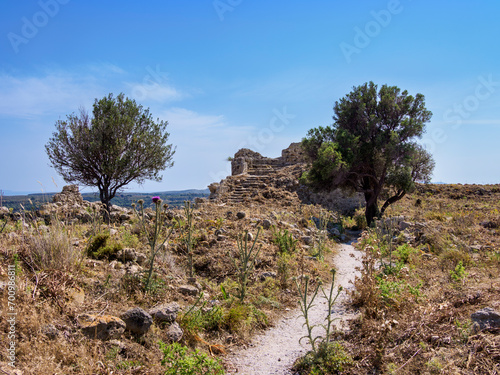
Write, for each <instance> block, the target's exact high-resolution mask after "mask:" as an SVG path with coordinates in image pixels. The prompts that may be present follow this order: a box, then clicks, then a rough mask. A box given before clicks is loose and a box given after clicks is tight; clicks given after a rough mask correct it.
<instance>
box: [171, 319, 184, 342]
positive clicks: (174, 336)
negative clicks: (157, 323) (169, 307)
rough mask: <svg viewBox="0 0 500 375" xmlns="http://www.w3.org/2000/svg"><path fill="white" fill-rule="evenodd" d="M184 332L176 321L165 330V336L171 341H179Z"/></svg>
mask: <svg viewBox="0 0 500 375" xmlns="http://www.w3.org/2000/svg"><path fill="white" fill-rule="evenodd" d="M183 335H184V332H183V331H182V328H181V327H180V326H179V324H178V323H177V322H174V323H173V324H172V325H170V327H168V330H167V336H168V338H169V339H170V340H171V341H172V342H179V341H180V340H181V339H182V336H183Z"/></svg>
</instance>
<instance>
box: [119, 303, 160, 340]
mask: <svg viewBox="0 0 500 375" xmlns="http://www.w3.org/2000/svg"><path fill="white" fill-rule="evenodd" d="M120 318H121V319H122V320H123V321H124V322H125V324H126V329H127V331H130V332H132V333H137V334H139V335H143V334H145V333H146V332H148V331H149V328H150V327H151V324H153V318H152V317H151V315H149V314H148V313H147V312H146V311H144V310H143V309H141V308H140V307H134V308H133V309H131V310H128V311H126V312H124V313H123V314H122V315H121V316H120Z"/></svg>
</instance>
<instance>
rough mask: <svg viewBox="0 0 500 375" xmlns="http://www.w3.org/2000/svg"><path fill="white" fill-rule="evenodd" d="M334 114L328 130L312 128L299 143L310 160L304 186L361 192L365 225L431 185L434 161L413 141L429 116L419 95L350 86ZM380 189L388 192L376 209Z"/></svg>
mask: <svg viewBox="0 0 500 375" xmlns="http://www.w3.org/2000/svg"><path fill="white" fill-rule="evenodd" d="M333 110H334V116H333V119H334V121H335V122H334V124H333V125H332V126H326V127H321V126H320V127H318V128H314V129H311V130H309V132H308V133H307V136H306V137H305V138H304V139H303V140H302V146H303V148H304V150H305V151H306V153H307V155H308V156H309V158H310V160H311V168H310V170H309V171H308V172H307V173H306V174H305V175H304V176H303V181H305V182H306V183H309V184H310V185H312V186H315V187H317V188H320V189H326V190H330V189H335V188H338V187H342V188H348V189H351V190H354V191H359V192H362V193H363V194H364V197H365V200H366V212H365V214H366V219H367V222H368V224H370V223H371V222H372V220H373V218H374V217H378V216H379V215H383V213H384V211H385V210H386V208H387V207H388V206H389V205H390V204H392V203H394V202H396V201H398V200H400V199H401V198H403V197H404V195H405V194H406V193H408V192H411V191H412V190H413V189H414V188H415V182H429V181H430V177H431V174H432V170H433V168H434V161H433V160H432V157H431V155H430V154H429V153H428V152H427V151H426V150H425V149H424V148H423V147H422V146H420V145H419V144H418V143H417V142H416V139H417V138H420V137H421V136H422V134H423V133H424V129H425V124H426V123H427V122H428V121H429V120H430V118H431V116H432V113H431V112H430V111H428V110H427V109H426V108H425V100H424V96H423V95H422V94H417V95H416V96H415V97H413V96H411V95H409V94H408V92H407V91H406V90H405V91H403V92H401V90H400V89H399V88H398V87H396V86H387V85H383V86H382V87H381V88H380V90H378V88H377V85H375V84H374V83H373V82H369V83H365V84H364V85H361V86H358V87H354V88H353V90H352V91H351V92H350V93H349V94H347V95H346V96H345V97H344V98H342V99H340V101H337V102H336V103H335V106H334V108H333ZM384 188H388V189H389V190H390V191H391V192H392V193H391V194H390V195H389V198H387V200H385V202H384V204H383V206H382V209H381V210H379V208H378V200H379V197H380V194H381V192H382V190H383V189H384Z"/></svg>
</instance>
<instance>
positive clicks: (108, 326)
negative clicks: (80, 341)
mask: <svg viewBox="0 0 500 375" xmlns="http://www.w3.org/2000/svg"><path fill="white" fill-rule="evenodd" d="M77 321H78V324H79V325H80V329H81V331H82V333H83V334H84V335H85V336H87V337H89V338H91V339H99V340H103V341H106V340H111V339H117V338H119V337H120V336H121V335H122V334H123V332H124V331H125V327H126V324H125V322H124V321H123V320H121V319H120V318H117V317H116V316H112V315H95V314H82V315H79V316H78V317H77Z"/></svg>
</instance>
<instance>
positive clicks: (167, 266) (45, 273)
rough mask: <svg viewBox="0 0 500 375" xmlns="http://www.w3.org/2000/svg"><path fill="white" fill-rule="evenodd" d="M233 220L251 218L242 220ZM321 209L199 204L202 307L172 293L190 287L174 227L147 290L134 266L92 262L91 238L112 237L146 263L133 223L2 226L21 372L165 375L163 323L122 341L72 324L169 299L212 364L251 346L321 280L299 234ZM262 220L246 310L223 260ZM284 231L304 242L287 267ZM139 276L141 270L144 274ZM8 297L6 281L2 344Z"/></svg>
mask: <svg viewBox="0 0 500 375" xmlns="http://www.w3.org/2000/svg"><path fill="white" fill-rule="evenodd" d="M239 211H243V212H245V213H246V216H245V217H244V218H238V216H237V213H238V212H239ZM320 211H321V209H320V208H318V207H312V206H300V205H298V204H297V205H295V206H293V205H292V206H287V207H286V208H285V207H282V206H281V205H280V204H279V203H278V202H276V201H273V200H268V201H267V202H266V204H265V205H262V204H259V203H258V202H254V203H250V204H247V205H245V207H243V206H229V205H216V204H211V203H205V204H203V205H201V206H200V207H199V208H197V209H196V210H195V211H194V214H195V221H194V231H193V238H194V246H193V266H194V273H195V276H196V281H195V282H193V281H192V284H195V285H196V286H197V287H198V288H199V289H200V291H201V292H202V293H203V295H202V297H201V298H199V295H198V296H186V295H184V294H182V293H181V292H180V290H179V287H180V286H181V285H183V284H187V283H188V281H187V280H188V274H189V265H188V258H187V256H186V248H185V242H184V241H183V239H182V238H181V237H182V233H181V231H179V230H175V231H174V234H173V235H172V238H171V240H170V241H168V243H167V247H166V248H165V249H164V251H161V252H160V254H159V255H158V256H157V258H156V261H155V268H154V270H155V274H154V277H153V280H152V283H151V288H150V290H149V291H148V292H146V291H145V290H144V276H143V275H144V274H143V273H141V272H138V271H140V270H141V268H137V265H133V264H130V263H126V264H125V263H122V262H121V261H120V259H117V260H112V258H110V259H109V260H108V259H92V258H90V257H89V255H88V248H89V246H90V244H91V243H92V241H93V240H94V239H95V238H96V235H97V234H98V233H101V234H104V235H107V236H109V239H108V240H107V245H109V248H110V249H121V248H135V249H136V250H138V251H140V252H143V253H145V254H148V251H149V248H148V245H147V239H146V238H145V236H144V233H143V232H141V231H140V230H139V226H138V225H137V224H138V222H137V219H134V220H132V221H131V222H127V223H125V224H110V225H104V224H96V222H95V221H94V222H91V223H87V224H82V223H79V222H76V221H74V220H71V218H70V217H67V218H66V217H64V215H63V214H61V215H60V216H57V217H52V218H51V224H50V225H45V224H44V223H43V220H36V219H30V216H29V215H25V216H24V218H23V217H22V218H21V219H20V220H18V221H12V220H9V221H8V222H7V224H6V226H5V228H4V230H3V231H2V233H1V234H0V249H1V250H0V252H1V254H0V256H1V263H0V267H1V268H0V280H7V275H8V267H9V265H15V267H16V270H17V271H16V272H17V275H16V287H17V290H16V295H15V311H16V312H17V316H16V332H15V333H16V342H17V343H16V368H17V369H20V370H22V371H23V372H24V374H56V373H58V374H111V373H114V374H163V373H165V367H163V366H161V364H160V362H161V360H162V358H163V355H162V352H161V350H160V346H159V344H158V343H159V341H162V342H165V343H168V342H169V339H168V336H167V334H166V332H165V329H164V327H163V326H162V325H156V324H154V325H153V326H152V327H151V329H150V330H149V331H148V332H147V333H146V334H145V335H143V336H137V335H134V334H131V333H129V332H127V331H126V332H125V333H124V334H123V336H122V337H121V338H120V339H119V340H110V341H101V340H97V339H90V338H87V337H85V336H84V335H83V334H82V332H81V330H80V328H79V325H78V320H77V317H78V316H79V315H80V314H83V313H92V314H99V315H114V316H120V314H121V313H123V312H124V311H126V310H128V309H130V308H133V307H136V306H138V307H141V308H143V309H144V310H148V309H150V308H152V307H154V306H156V305H159V304H160V303H165V302H173V301H176V302H178V303H179V305H180V306H181V311H180V312H179V314H178V317H177V321H178V322H179V324H180V325H181V327H182V328H183V330H184V336H183V338H182V341H181V343H182V344H184V345H187V346H188V347H190V348H198V349H200V350H202V351H204V352H205V353H207V354H208V355H213V356H216V357H217V356H221V355H223V353H224V352H225V351H227V350H228V349H230V348H231V347H233V346H238V345H242V344H245V343H247V342H248V340H249V339H250V338H251V336H252V334H253V333H254V332H256V331H258V330H261V329H264V328H266V327H267V326H269V325H270V324H272V322H273V321H274V319H275V318H276V317H278V316H280V314H282V312H283V310H284V309H285V308H287V307H295V306H296V301H297V296H296V292H295V291H294V289H293V288H292V285H291V277H293V276H299V275H301V274H308V275H312V276H313V277H316V276H325V277H326V276H327V275H328V266H327V264H326V263H324V262H322V261H318V260H316V259H314V257H312V255H313V253H314V245H313V246H311V247H309V246H306V245H305V244H304V243H303V242H302V241H300V238H301V236H304V235H306V234H307V235H310V236H312V237H313V238H315V237H316V236H317V235H318V233H319V230H318V229H317V228H316V226H315V225H314V223H313V222H312V221H311V218H312V217H318V216H319V215H320V213H319V212H320ZM170 214H171V216H173V217H174V218H177V219H181V220H182V219H183V217H182V215H183V211H182V210H171V211H170ZM263 220H269V222H270V223H271V224H272V225H271V227H270V228H268V229H264V230H262V231H261V233H260V235H259V238H258V240H257V246H261V247H262V249H261V252H260V254H259V256H258V258H257V261H256V265H255V270H254V272H253V273H252V274H251V275H250V278H249V284H248V295H247V297H246V299H245V301H244V303H243V304H241V303H240V302H239V301H238V298H236V296H237V288H238V285H237V282H236V276H237V273H236V270H235V268H234V265H233V263H232V262H231V259H230V257H235V256H236V255H237V251H238V247H237V238H238V236H239V235H241V234H243V233H244V232H245V231H247V230H248V231H249V232H250V233H251V234H253V236H254V237H255V236H256V235H257V229H258V227H259V226H261V225H262V223H263ZM285 231H288V233H290V234H291V235H293V236H294V237H295V238H297V239H298V240H299V241H298V242H297V245H296V249H295V250H293V251H290V253H289V254H287V257H286V259H285V257H282V256H280V250H279V247H278V246H277V245H276V244H275V243H274V241H273V238H274V234H275V233H277V232H281V233H285ZM334 242H335V241H329V243H328V247H329V248H333V247H334ZM134 267H135V268H134ZM146 268H147V265H144V264H143V267H142V269H143V270H145V269H146ZM266 272H274V273H275V276H276V277H273V276H271V277H264V276H263V274H264V275H265V273H266ZM7 289H8V288H7V287H6V285H5V284H2V288H1V307H0V309H1V310H2V320H1V322H0V332H1V335H2V342H7V341H8V340H7V335H8V333H9V328H10V326H9V324H8V322H7V321H6V319H5V316H6V315H5V314H4V312H6V311H8V298H7V297H8V294H7ZM193 306H194V309H192V310H191V311H190V309H191V307H193ZM188 311H190V312H188ZM4 338H5V340H4ZM0 362H3V363H6V362H9V361H8V358H7V351H6V350H2V352H1V353H0Z"/></svg>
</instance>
